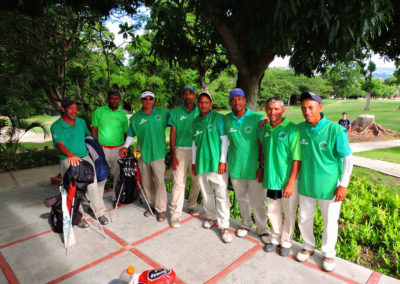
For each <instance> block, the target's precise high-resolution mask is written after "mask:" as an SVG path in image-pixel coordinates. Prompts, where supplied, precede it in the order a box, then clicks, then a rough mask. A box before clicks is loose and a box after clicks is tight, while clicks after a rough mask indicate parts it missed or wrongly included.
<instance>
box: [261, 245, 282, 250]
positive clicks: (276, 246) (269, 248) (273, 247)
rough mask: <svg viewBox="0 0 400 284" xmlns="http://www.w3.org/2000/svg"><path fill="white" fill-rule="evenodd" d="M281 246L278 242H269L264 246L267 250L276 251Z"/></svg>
mask: <svg viewBox="0 0 400 284" xmlns="http://www.w3.org/2000/svg"><path fill="white" fill-rule="evenodd" d="M278 247H279V245H276V244H267V245H265V247H264V251H265V252H273V251H275V250H276V249H277V248H278Z"/></svg>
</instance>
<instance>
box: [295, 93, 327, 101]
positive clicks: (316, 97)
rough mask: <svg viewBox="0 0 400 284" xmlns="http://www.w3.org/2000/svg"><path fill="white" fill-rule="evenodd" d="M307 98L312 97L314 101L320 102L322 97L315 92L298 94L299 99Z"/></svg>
mask: <svg viewBox="0 0 400 284" xmlns="http://www.w3.org/2000/svg"><path fill="white" fill-rule="evenodd" d="M307 99H312V100H314V101H317V102H318V103H319V104H322V99H321V97H320V96H318V95H317V94H314V93H311V92H304V93H302V94H301V95H300V101H301V102H302V101H304V100H307Z"/></svg>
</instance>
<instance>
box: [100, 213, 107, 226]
mask: <svg viewBox="0 0 400 284" xmlns="http://www.w3.org/2000/svg"><path fill="white" fill-rule="evenodd" d="M99 222H100V224H102V225H103V226H104V225H107V224H108V222H109V221H108V219H107V217H106V216H104V215H103V216H100V217H99Z"/></svg>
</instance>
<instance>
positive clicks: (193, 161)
mask: <svg viewBox="0 0 400 284" xmlns="http://www.w3.org/2000/svg"><path fill="white" fill-rule="evenodd" d="M196 150H197V148H196V143H195V142H194V140H193V142H192V173H193V174H194V175H195V176H197V173H196Z"/></svg>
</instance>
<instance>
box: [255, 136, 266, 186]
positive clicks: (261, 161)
mask: <svg viewBox="0 0 400 284" xmlns="http://www.w3.org/2000/svg"><path fill="white" fill-rule="evenodd" d="M256 179H257V181H258V182H262V181H263V179H264V152H263V150H262V143H261V139H260V138H258V169H257V173H256Z"/></svg>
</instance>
